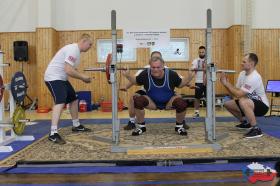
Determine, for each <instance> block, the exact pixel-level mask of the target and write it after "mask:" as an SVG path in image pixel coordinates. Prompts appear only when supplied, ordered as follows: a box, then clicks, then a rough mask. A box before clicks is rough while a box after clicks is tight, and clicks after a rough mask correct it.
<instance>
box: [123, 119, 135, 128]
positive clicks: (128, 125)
mask: <svg viewBox="0 0 280 186" xmlns="http://www.w3.org/2000/svg"><path fill="white" fill-rule="evenodd" d="M135 128H136V125H135V123H133V122H131V121H129V122H128V123H127V125H126V126H124V127H123V129H124V130H132V129H135Z"/></svg>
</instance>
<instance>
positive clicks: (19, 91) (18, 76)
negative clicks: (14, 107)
mask: <svg viewBox="0 0 280 186" xmlns="http://www.w3.org/2000/svg"><path fill="white" fill-rule="evenodd" d="M8 86H11V87H10V89H11V93H12V96H13V98H14V100H15V101H16V103H22V102H23V100H24V98H25V96H26V94H27V88H28V86H27V81H26V78H25V76H24V74H23V73H22V72H20V71H18V72H16V73H15V74H14V75H13V77H12V80H11V83H10V85H8ZM5 89H9V87H7V86H5V85H4V82H3V78H2V76H1V75H0V101H1V100H2V98H3V94H4V90H5Z"/></svg>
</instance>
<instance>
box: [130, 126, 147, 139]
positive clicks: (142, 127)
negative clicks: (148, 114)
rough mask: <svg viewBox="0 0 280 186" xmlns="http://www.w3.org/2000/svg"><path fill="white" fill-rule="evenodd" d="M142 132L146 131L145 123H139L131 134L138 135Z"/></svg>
mask: <svg viewBox="0 0 280 186" xmlns="http://www.w3.org/2000/svg"><path fill="white" fill-rule="evenodd" d="M144 132H146V127H145V125H141V126H138V127H137V128H136V129H135V130H134V131H133V132H132V134H131V135H132V136H139V135H141V134H143V133H144Z"/></svg>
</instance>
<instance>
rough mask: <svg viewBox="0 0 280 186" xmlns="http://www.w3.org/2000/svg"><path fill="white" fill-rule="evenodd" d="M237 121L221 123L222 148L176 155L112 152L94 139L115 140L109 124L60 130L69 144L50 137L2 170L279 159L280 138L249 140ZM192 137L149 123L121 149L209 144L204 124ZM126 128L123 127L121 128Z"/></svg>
mask: <svg viewBox="0 0 280 186" xmlns="http://www.w3.org/2000/svg"><path fill="white" fill-rule="evenodd" d="M235 124H236V123H234V122H217V127H216V133H217V135H219V134H227V135H228V136H227V137H226V138H224V139H222V140H221V141H218V143H219V144H220V145H221V146H222V149H221V150H219V151H215V152H213V153H194V154H190V153H187V154H176V155H174V154H173V155H169V154H167V155H128V154H126V153H112V152H111V147H112V145H111V144H108V143H105V142H101V141H98V140H94V136H100V137H106V138H109V139H111V134H112V129H111V125H108V124H91V125H87V127H89V128H91V129H92V130H93V131H94V132H90V133H72V131H71V127H65V128H62V129H60V131H59V133H60V134H61V136H62V137H64V139H65V140H66V141H67V143H66V144H65V145H58V144H54V143H51V142H50V141H49V140H48V139H47V136H44V137H43V138H42V139H40V140H38V141H36V142H34V143H33V144H31V145H29V146H27V147H26V148H24V149H23V150H21V151H19V152H17V153H16V154H14V155H12V156H10V157H9V158H6V159H5V160H3V161H1V162H0V166H1V167H8V166H12V165H15V163H16V162H17V161H19V160H25V161H79V160H92V161H94V160H143V159H145V160H155V159H158V160H160V159H188V158H223V157H227V158H231V157H233V158H234V157H238V158H240V157H241V158H242V157H279V156H280V148H279V146H280V139H278V138H274V137H271V136H268V135H264V136H263V137H262V138H256V139H245V138H243V134H245V133H246V130H245V131H244V130H238V129H236V128H235V127H234V125H235ZM190 126H191V128H190V129H189V130H188V136H180V135H178V134H177V133H176V132H175V130H174V124H173V123H162V124H158V123H157V124H150V123H147V132H146V133H144V134H143V135H141V136H131V131H124V130H122V128H121V131H120V136H121V137H120V146H123V147H126V146H136V147H137V146H164V145H166V146H171V145H174V146H183V145H190V144H207V143H206V142H205V131H204V124H203V123H191V124H190ZM121 127H122V126H121Z"/></svg>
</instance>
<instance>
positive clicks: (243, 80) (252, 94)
mask: <svg viewBox="0 0 280 186" xmlns="http://www.w3.org/2000/svg"><path fill="white" fill-rule="evenodd" d="M236 87H237V88H240V89H241V90H243V91H244V92H247V93H248V94H247V96H248V98H250V99H256V100H260V101H262V102H263V103H264V104H266V105H267V106H268V107H269V102H268V99H267V97H266V94H265V91H264V86H263V82H262V77H261V75H260V74H259V73H258V72H257V71H256V70H254V71H253V72H252V73H251V74H249V75H246V72H245V71H242V72H240V74H239V77H238V80H237V83H236Z"/></svg>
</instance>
